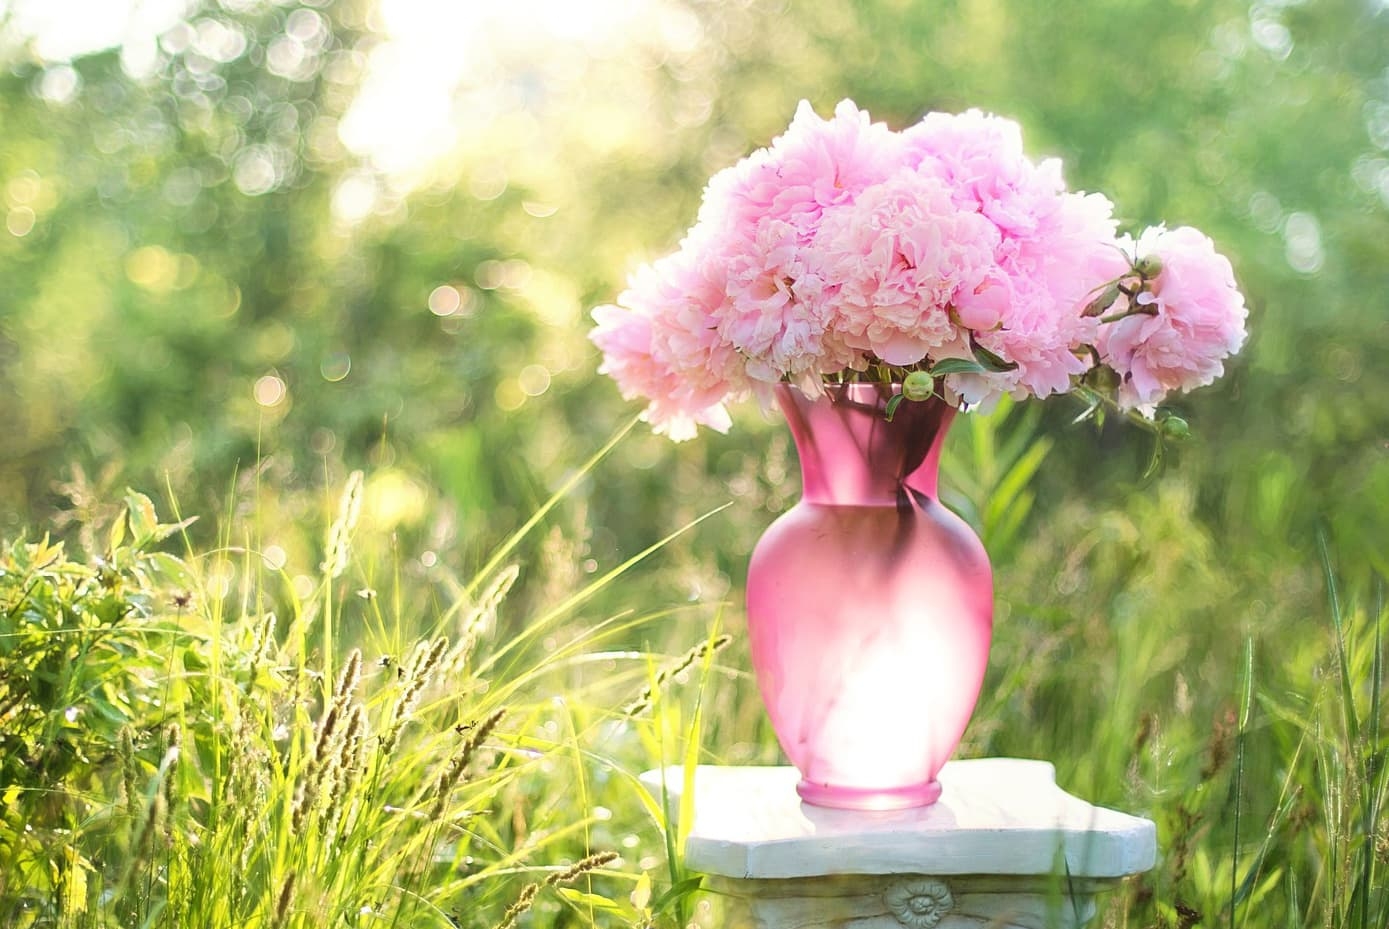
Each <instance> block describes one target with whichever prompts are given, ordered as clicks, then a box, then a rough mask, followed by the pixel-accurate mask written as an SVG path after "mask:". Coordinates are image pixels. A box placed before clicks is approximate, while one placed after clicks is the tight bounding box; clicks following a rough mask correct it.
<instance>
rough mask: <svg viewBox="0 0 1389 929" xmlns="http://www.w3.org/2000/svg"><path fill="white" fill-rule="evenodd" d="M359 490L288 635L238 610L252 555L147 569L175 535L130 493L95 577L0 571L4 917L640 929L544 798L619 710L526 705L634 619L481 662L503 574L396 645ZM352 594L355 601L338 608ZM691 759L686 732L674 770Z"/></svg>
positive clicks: (68, 569)
mask: <svg viewBox="0 0 1389 929" xmlns="http://www.w3.org/2000/svg"><path fill="white" fill-rule="evenodd" d="M364 483H365V482H364V481H363V479H362V476H361V475H353V477H352V479H350V480H349V481H348V483H347V486H346V488H345V489H344V492H343V496H342V502H341V505H340V507H339V516H338V519H337V520H336V521H335V522H334V524H333V525H332V526H331V527H330V530H329V532H328V533H327V536H326V540H325V558H324V562H323V566H322V569H321V571H322V573H321V574H320V577H319V582H318V584H317V586H316V587H315V589H314V590H312V591H309V592H308V596H307V597H306V598H304V599H300V598H299V597H297V595H292V596H291V597H290V598H289V599H288V601H287V603H286V604H285V609H286V613H285V615H286V620H281V619H279V618H278V617H277V614H276V613H275V612H261V611H259V610H257V609H255V608H254V607H255V604H256V603H258V602H261V601H263V599H264V597H265V595H266V590H267V588H268V586H269V584H270V582H271V581H272V580H273V575H271V574H269V573H267V572H265V571H264V570H263V569H258V568H256V567H254V563H253V562H249V561H244V558H245V556H246V555H248V554H249V553H246V552H242V553H240V555H239V557H241V558H242V559H243V563H244V564H245V565H246V566H245V567H244V568H243V569H241V570H242V571H243V572H244V573H243V575H242V581H241V583H240V584H231V583H228V582H227V575H226V574H225V573H224V570H225V569H226V568H227V567H229V561H228V558H229V556H237V553H236V552H234V551H233V550H231V549H230V548H227V547H224V548H222V549H220V550H214V551H211V552H208V553H206V554H199V553H196V552H192V553H190V555H191V557H190V558H188V559H184V560H180V559H178V558H176V557H174V556H172V555H169V554H167V553H164V552H162V551H158V550H155V546H157V545H158V543H160V542H161V541H163V540H166V539H168V538H169V537H170V536H173V535H174V534H176V533H178V532H179V531H181V530H182V529H184V528H185V527H186V526H187V524H188V522H189V521H188V520H184V521H182V522H180V523H175V524H163V523H161V522H160V521H159V519H158V517H157V516H156V514H155V510H154V507H153V504H152V503H151V501H150V500H149V499H148V498H147V497H145V496H143V495H141V494H138V493H133V492H131V493H128V494H127V496H126V501H125V508H124V509H123V511H122V512H121V515H120V516H119V518H118V519H117V520H116V521H115V522H114V523H112V525H111V527H110V529H109V531H108V532H107V533H106V537H107V538H108V540H109V547H108V548H106V549H105V550H104V552H103V554H102V556H101V557H100V558H97V559H94V560H93V561H92V563H90V564H89V563H85V562H82V561H75V560H71V559H70V558H68V557H67V555H66V554H65V550H64V548H63V546H62V545H61V544H58V543H52V542H49V541H48V540H47V539H44V540H41V541H39V542H35V543H23V542H21V543H15V544H13V545H11V546H10V547H9V548H8V549H7V551H6V554H5V556H4V557H3V559H0V615H3V617H4V621H5V626H4V627H3V628H0V682H2V683H0V710H3V722H4V727H3V732H4V752H3V754H2V755H0V758H3V763H4V767H3V769H2V770H0V921H3V922H4V924H5V925H7V926H11V925H12V926H21V927H28V926H48V927H55V929H87V927H108V926H109V927H115V926H122V927H127V926H148V927H158V926H171V927H174V926H178V927H181V926H187V925H197V926H206V927H218V926H224V927H232V926H244V925H266V926H284V927H292V926H313V927H321V926H359V925H374V924H377V923H378V922H379V921H380V920H383V919H384V920H388V921H389V922H390V923H391V924H392V925H398V926H419V927H434V926H438V927H458V926H476V927H490V926H496V925H506V924H508V923H509V922H511V921H514V920H516V919H519V918H520V917H521V915H522V914H523V913H524V912H526V911H528V910H531V909H540V910H543V911H544V912H546V913H547V914H549V915H548V916H546V917H545V918H547V919H554V918H555V917H556V915H557V914H559V913H564V912H568V913H573V914H583V913H586V914H588V917H587V918H588V920H589V921H590V922H591V921H592V920H593V919H594V918H595V916H594V914H595V913H597V912H600V911H601V912H605V913H617V914H620V915H622V916H623V918H624V919H627V920H629V921H630V922H631V923H632V924H634V925H635V924H636V921H637V920H638V919H639V918H640V916H641V911H644V910H647V909H648V907H647V905H646V904H643V905H642V907H641V908H636V907H635V905H634V904H632V903H631V902H629V900H628V895H627V894H626V893H625V892H623V891H621V888H622V887H623V886H624V885H625V884H630V880H631V878H623V877H619V876H618V875H616V874H615V873H614V872H612V871H611V869H610V867H609V866H610V865H612V863H613V862H614V861H616V860H617V857H618V856H617V854H616V853H615V852H605V853H599V854H596V855H590V854H589V848H590V844H589V843H590V842H591V841H592V840H594V839H595V838H596V836H595V835H594V834H593V833H594V831H595V828H596V827H598V826H599V825H600V824H601V822H602V820H601V819H600V818H599V816H598V814H597V813H596V812H595V811H594V807H593V805H592V804H590V803H589V802H587V801H586V800H583V798H581V800H583V802H581V803H580V804H579V805H578V806H577V807H575V806H571V805H568V804H560V805H555V804H552V803H550V802H549V800H548V799H547V798H548V797H550V796H551V795H552V794H554V792H555V791H556V789H557V786H556V785H557V784H558V783H559V782H563V781H569V780H570V779H571V778H572V779H573V780H575V781H577V782H578V783H580V784H582V783H586V782H587V781H588V780H589V779H590V778H592V777H593V774H592V773H590V772H588V771H587V770H586V769H588V768H591V767H593V764H594V762H593V760H592V759H591V758H590V757H589V756H588V755H587V753H586V752H585V750H584V749H583V748H582V743H583V741H584V740H587V739H589V738H591V737H592V736H593V734H594V732H596V731H598V730H599V729H601V728H602V727H604V726H607V725H608V723H607V722H605V719H610V718H611V717H612V713H611V712H604V711H601V710H599V709H597V708H593V709H589V708H588V705H587V704H586V703H582V702H580V703H579V704H578V705H577V706H575V707H574V708H571V709H570V710H568V711H566V710H565V709H564V708H563V704H560V705H558V706H556V705H555V704H553V703H552V702H551V701H550V700H548V699H547V698H546V697H545V694H546V693H548V692H550V690H551V688H553V687H554V686H556V684H555V679H556V677H558V678H560V679H561V680H563V679H565V678H566V675H567V674H570V673H572V669H574V668H580V667H582V666H583V665H585V664H587V663H588V662H589V661H590V660H592V656H593V655H594V650H595V649H598V650H600V651H601V647H602V646H603V645H604V643H605V642H606V641H608V640H609V639H611V638H612V637H614V636H615V635H621V634H622V631H623V630H624V629H626V628H629V627H630V624H631V623H632V621H633V620H632V618H631V617H626V616H620V617H615V618H613V619H611V620H607V621H603V622H596V623H595V624H594V625H593V627H592V628H591V629H588V630H587V631H585V632H584V633H582V634H580V635H577V636H575V637H574V638H573V639H572V640H571V641H569V642H568V643H567V644H565V645H564V646H562V647H559V648H557V649H553V650H552V651H551V652H550V654H548V656H546V655H544V652H543V651H542V652H541V653H537V652H535V651H534V650H533V649H532V648H530V647H529V640H528V638H527V637H522V638H520V639H512V640H509V641H508V640H502V641H498V640H497V639H495V637H494V632H495V628H494V627H495V624H496V622H497V616H498V612H499V610H500V609H501V607H502V605H503V601H504V599H505V598H506V595H507V592H508V590H509V589H510V587H511V585H512V584H513V583H514V581H515V580H516V577H517V571H516V570H515V568H514V567H511V568H508V567H506V566H505V565H504V564H503V559H502V557H498V558H494V559H492V560H491V562H490V564H491V568H489V569H488V570H487V571H486V572H485V573H484V574H483V575H480V576H479V577H478V579H477V583H475V584H473V585H470V587H469V590H470V591H471V593H470V592H467V591H458V592H457V593H456V594H455V595H454V597H453V598H452V599H451V601H450V604H449V606H448V607H446V608H444V609H443V610H442V611H441V612H440V613H439V614H438V615H437V616H436V617H434V618H432V619H431V618H429V617H425V616H415V617H408V618H402V617H394V618H393V619H392V620H389V621H388V617H387V614H385V613H384V612H383V611H382V610H381V603H382V601H383V600H391V599H395V600H398V599H399V596H400V593H401V591H393V590H391V589H389V588H387V589H383V590H380V591H377V590H375V589H372V588H369V587H360V586H358V584H359V583H360V582H361V580H362V579H361V578H360V577H358V578H353V577H352V572H353V568H354V566H355V565H357V564H358V562H357V560H356V558H355V556H353V555H352V551H353V549H354V548H355V543H356V541H357V540H356V539H355V538H354V534H355V530H356V522H357V519H358V507H359V506H360V499H361V493H362V487H363V485H364ZM542 512H543V511H542ZM528 528H529V527H528ZM525 531H527V530H522V533H524V532H525ZM518 537H519V536H518ZM362 541H365V540H362ZM505 554H506V549H505V548H504V549H503V550H502V551H500V552H498V555H499V556H505ZM257 560H259V559H257ZM629 567H630V564H629V565H625V566H622V567H620V568H618V569H616V570H614V571H613V572H609V573H608V574H607V575H605V577H603V578H599V579H598V580H596V581H595V582H594V583H593V584H592V585H589V586H588V587H584V588H580V589H575V590H570V591H567V592H566V593H567V596H566V597H565V599H564V601H563V602H561V603H558V604H556V605H554V606H553V607H552V608H551V609H550V610H549V611H548V612H547V613H546V614H545V615H542V616H539V617H537V618H536V620H535V621H534V623H532V624H531V625H530V626H529V627H528V631H530V632H533V633H534V634H541V633H545V632H546V631H547V630H548V632H549V633H550V634H554V633H555V632H557V631H558V630H559V629H561V628H562V627H563V624H564V623H568V622H572V619H573V610H574V609H575V607H576V606H577V605H578V604H579V603H581V602H583V601H584V600H585V599H588V598H589V597H590V596H591V595H592V593H593V592H594V591H596V590H597V589H600V588H601V586H602V585H603V584H605V583H607V582H608V581H610V580H611V579H613V578H616V577H617V576H619V575H620V574H621V573H622V572H623V571H624V570H626V569H627V568H629ZM349 579H350V580H351V581H352V585H351V586H353V587H356V592H355V593H351V592H343V591H338V592H336V593H335V590H336V584H337V583H339V582H346V581H348V580H349ZM238 587H239V589H238ZM354 603H355V606H354ZM330 615H336V616H337V617H338V619H339V622H342V621H343V620H344V619H345V618H346V617H349V616H352V617H356V618H358V622H359V623H360V622H361V621H362V620H365V621H366V626H367V627H368V628H369V627H371V626H372V625H375V627H376V629H377V632H376V633H374V634H371V635H363V634H361V628H360V626H359V627H358V632H357V634H354V635H352V636H350V637H348V636H344V635H342V632H343V631H345V629H343V630H340V633H339V638H338V640H337V642H338V645H337V649H336V650H332V649H331V648H328V646H329V645H330V643H331V641H332V640H330V638H329V636H328V634H327V624H328V622H329V616H330ZM372 639H377V640H378V641H376V642H375V644H374V645H373V643H372ZM344 640H346V641H344ZM314 641H321V642H322V643H324V645H325V647H326V650H324V651H319V650H318V649H317V648H315V647H314V646H313V642H314ZM725 641H726V640H725ZM382 646H389V647H387V648H385V649H384V650H383V649H382ZM713 651H714V649H713V648H706V649H704V651H702V652H701V653H700V654H702V655H706V656H712V654H713ZM637 660H643V659H642V658H641V657H640V656H639V657H638V659H637ZM644 660H649V659H644ZM687 664H688V663H687ZM704 667H705V669H706V673H707V669H708V661H707V658H706V660H705V662H704ZM632 680H634V681H635V680H638V678H632ZM664 683H665V680H664V679H661V680H659V681H657V682H656V684H657V686H655V687H654V688H651V689H648V691H647V693H646V697H645V699H646V701H647V702H648V704H650V703H655V702H661V701H663V697H662V696H661V693H662V687H661V686H659V685H661V684H664ZM568 685H569V686H567V687H566V686H564V685H561V686H562V689H566V690H568V692H569V694H570V699H575V698H577V697H578V695H579V694H580V693H581V689H580V688H579V687H578V686H577V681H576V680H574V679H572V678H571V679H569V680H568ZM600 692H601V693H606V694H609V695H614V694H620V693H621V691H620V690H612V689H610V686H609V684H607V683H605V684H604V686H603V687H602V688H601V691H595V692H594V694H595V696H596V695H599V693H600ZM580 718H582V719H584V720H585V722H583V723H579V719H580ZM557 719H558V720H564V721H565V722H566V723H567V724H568V726H569V729H570V731H569V732H568V733H567V734H566V735H564V736H562V737H557V736H555V735H550V733H558V732H559V728H558V727H557V726H556V721H557ZM697 735H698V733H697V728H696V729H695V730H694V731H692V732H690V733H686V734H684V742H683V743H682V744H687V745H688V746H690V748H689V751H690V752H694V751H696V750H697V746H698V744H699V741H698V737H697ZM690 757H691V758H693V757H694V756H693V754H691V755H690ZM691 763H692V762H691ZM623 790H624V792H625V793H626V794H627V795H628V796H630V795H631V792H632V791H639V792H640V793H641V795H642V796H643V797H645V796H646V795H645V790H644V788H641V787H640V785H637V784H635V783H634V782H633V783H632V784H628V785H626V786H625V787H624V788H623ZM645 802H646V803H647V804H648V805H650V803H651V801H650V800H649V799H647V800H646V801H645ZM546 860H550V861H556V862H561V863H560V864H558V865H553V866H548V867H545V866H543V865H542V864H541V862H543V861H546ZM614 880H616V883H614ZM644 886H646V887H647V888H648V889H647V891H645V893H646V894H647V896H648V898H649V896H650V892H651V891H650V887H651V883H650V879H649V878H647V879H646V881H645V884H644ZM682 886H683V887H685V889H686V891H688V889H689V888H690V887H691V886H692V885H691V884H689V883H685V884H683V885H682ZM674 899H676V897H671V896H669V895H668V894H667V895H666V896H664V897H663V898H661V899H658V900H656V901H655V902H654V903H651V906H650V907H649V909H650V910H651V911H652V912H662V911H664V910H665V909H667V904H668V901H670V900H674Z"/></svg>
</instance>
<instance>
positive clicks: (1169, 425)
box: [1162, 416, 1191, 441]
mask: <svg viewBox="0 0 1389 929" xmlns="http://www.w3.org/2000/svg"><path fill="white" fill-rule="evenodd" d="M1162 434H1163V436H1164V437H1165V438H1168V439H1177V440H1179V441H1180V440H1181V439H1189V438H1191V427H1190V426H1188V425H1187V424H1186V420H1184V419H1182V418H1181V417H1180V416H1168V417H1167V418H1166V419H1164V420H1163V421H1162Z"/></svg>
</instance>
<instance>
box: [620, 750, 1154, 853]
mask: <svg viewBox="0 0 1389 929" xmlns="http://www.w3.org/2000/svg"><path fill="white" fill-rule="evenodd" d="M662 776H663V772H661V771H659V770H657V771H648V772H646V774H644V775H642V780H643V782H644V783H646V785H647V786H648V787H649V788H651V789H652V790H653V792H655V793H657V794H658V795H659V791H660V789H661V781H662ZM664 779H665V782H666V786H667V789H668V790H670V791H671V793H672V794H678V792H679V790H680V787H681V783H682V772H681V769H680V768H678V767H677V768H668V769H666V770H665V772H664ZM799 779H800V775H799V774H798V773H797V772H796V770H795V768H791V767H718V766H710V765H701V766H699V768H697V769H696V772H695V784H694V792H695V797H694V811H695V812H694V824H693V826H692V828H691V831H690V836H689V840H688V842H687V843H686V846H685V863H686V865H687V866H688V867H690V868H691V869H693V870H695V871H702V872H704V873H706V874H715V875H720V876H723V877H731V878H738V879H754V880H763V879H778V878H805V877H816V876H820V875H829V874H933V875H966V874H968V875H990V874H993V875H1044V874H1057V873H1062V872H1066V873H1069V875H1070V876H1071V877H1072V878H1097V879H1113V878H1120V877H1124V876H1127V875H1130V874H1139V873H1142V872H1144V871H1147V870H1149V869H1150V868H1152V866H1153V864H1154V862H1155V860H1156V857H1157V832H1156V827H1155V826H1154V825H1153V823H1152V822H1150V821H1149V820H1146V819H1141V818H1139V817H1136V816H1129V815H1126V814H1124V813H1119V812H1116V811H1114V810H1107V809H1103V808H1101V807H1096V806H1092V805H1091V804H1089V803H1086V802H1085V801H1084V800H1081V799H1079V798H1077V797H1073V796H1071V795H1070V794H1068V793H1066V792H1065V791H1063V790H1062V789H1061V788H1059V787H1057V786H1056V770H1055V768H1054V767H1053V766H1052V765H1051V764H1050V763H1048V762H1045V761H1025V760H1021V759H1016V758H981V759H974V760H967V761H952V762H950V763H949V764H947V765H946V766H945V768H944V769H942V771H941V773H940V778H939V779H940V782H941V787H942V792H941V798H940V799H939V800H938V801H936V802H935V803H934V804H932V805H930V806H926V807H920V808H917V809H911V810H896V811H890V812H862V811H857V810H837V809H827V808H823V807H816V806H811V805H809V804H806V803H803V802H802V801H801V799H800V796H799V795H798V794H797V793H796V783H797V781H798V780H799ZM1063 856H1064V866H1063V864H1062V862H1063Z"/></svg>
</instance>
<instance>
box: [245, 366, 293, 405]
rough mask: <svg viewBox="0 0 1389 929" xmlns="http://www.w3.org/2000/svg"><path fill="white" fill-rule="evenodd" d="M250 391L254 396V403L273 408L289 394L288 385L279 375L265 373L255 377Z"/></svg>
mask: <svg viewBox="0 0 1389 929" xmlns="http://www.w3.org/2000/svg"><path fill="white" fill-rule="evenodd" d="M251 392H252V394H253V396H255V398H256V403H258V404H260V405H261V406H263V407H266V408H273V407H277V406H279V405H280V404H281V403H284V402H285V398H286V397H288V396H289V387H288V385H286V384H285V382H284V380H283V379H281V378H280V376H279V375H276V374H266V375H263V376H261V377H259V378H257V379H256V383H255V386H254V387H253V388H252V391H251Z"/></svg>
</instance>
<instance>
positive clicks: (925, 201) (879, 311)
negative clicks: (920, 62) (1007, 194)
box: [809, 169, 999, 365]
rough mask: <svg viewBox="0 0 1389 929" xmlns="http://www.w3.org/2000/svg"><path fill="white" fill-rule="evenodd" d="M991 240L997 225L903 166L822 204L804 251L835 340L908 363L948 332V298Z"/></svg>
mask: <svg viewBox="0 0 1389 929" xmlns="http://www.w3.org/2000/svg"><path fill="white" fill-rule="evenodd" d="M998 243H999V233H998V230H997V228H995V226H994V225H993V224H992V223H990V222H989V221H988V220H987V219H985V218H984V217H982V216H980V215H979V214H978V213H977V212H972V211H967V210H962V209H960V208H959V207H957V206H956V205H955V203H954V201H953V200H952V198H951V195H950V189H949V188H948V187H946V186H945V185H944V184H943V183H942V182H941V181H939V180H937V179H936V178H933V177H928V176H925V175H922V174H918V173H917V172H915V171H912V170H910V169H904V170H902V171H899V172H898V173H897V174H895V175H893V176H892V177H891V178H889V179H888V180H886V181H884V182H883V183H881V184H878V185H876V186H874V187H870V188H869V189H868V190H865V191H864V192H863V193H862V194H860V195H859V197H858V199H857V200H856V201H855V202H853V203H851V204H845V205H844V206H841V207H838V208H836V209H834V210H829V211H827V212H826V213H825V216H824V219H823V221H822V223H821V226H820V230H819V232H818V233H817V234H816V236H815V241H814V243H813V244H812V246H811V248H810V255H811V257H810V259H809V260H810V261H811V262H812V263H813V264H814V265H815V266H817V267H818V269H819V271H820V274H821V276H822V278H823V280H824V282H825V284H826V286H827V288H828V289H827V291H826V293H827V300H828V302H829V303H830V304H831V305H832V307H833V311H832V317H831V326H832V328H833V329H834V331H835V332H836V333H837V334H838V335H839V337H840V339H841V340H842V342H843V344H844V345H846V346H848V347H850V348H854V349H858V350H861V351H865V352H872V353H873V354H875V355H877V356H878V357H879V358H880V359H882V360H883V361H885V362H887V363H888V364H893V365H911V364H915V363H917V362H919V361H921V360H922V359H923V358H925V357H926V356H927V355H928V354H929V353H930V352H931V351H932V350H933V349H935V348H937V347H938V346H941V345H944V344H946V343H948V342H951V341H954V340H955V339H956V338H957V336H958V334H959V332H958V329H957V327H956V325H955V323H954V322H953V321H952V320H951V318H950V308H951V305H952V303H953V302H954V301H955V298H956V295H957V294H960V293H969V292H972V291H973V290H974V288H976V287H977V286H979V285H980V284H981V283H982V282H983V281H984V279H985V277H986V275H987V274H988V273H989V271H990V269H991V268H992V266H993V256H994V250H995V248H996V247H997V245H998Z"/></svg>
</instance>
